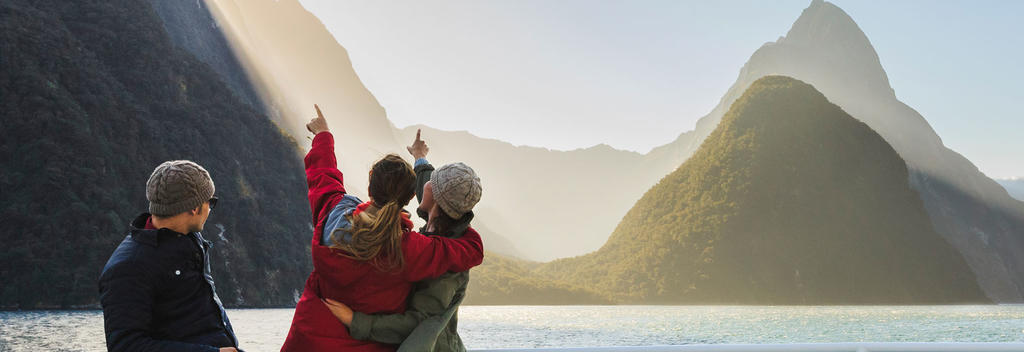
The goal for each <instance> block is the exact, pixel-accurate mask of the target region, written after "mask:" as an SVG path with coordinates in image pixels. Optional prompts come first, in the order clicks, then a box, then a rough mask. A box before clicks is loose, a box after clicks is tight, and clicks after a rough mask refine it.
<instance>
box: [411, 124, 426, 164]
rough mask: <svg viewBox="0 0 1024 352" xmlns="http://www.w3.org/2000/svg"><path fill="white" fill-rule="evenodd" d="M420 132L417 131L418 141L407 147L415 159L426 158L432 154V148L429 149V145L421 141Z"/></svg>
mask: <svg viewBox="0 0 1024 352" xmlns="http://www.w3.org/2000/svg"><path fill="white" fill-rule="evenodd" d="M420 132H421V131H420V130H418V129H417V130H416V140H415V141H413V142H412V145H410V146H408V147H405V149H406V150H408V151H409V154H412V157H413V159H419V158H426V157H427V153H429V152H430V147H427V143H426V142H424V141H423V140H422V139H420Z"/></svg>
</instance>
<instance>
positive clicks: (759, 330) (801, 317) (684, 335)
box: [0, 305, 1024, 352]
mask: <svg viewBox="0 0 1024 352" xmlns="http://www.w3.org/2000/svg"><path fill="white" fill-rule="evenodd" d="M228 316H229V317H230V318H231V322H232V324H233V325H234V327H235V331H236V332H237V334H238V338H239V340H240V341H241V346H242V348H244V349H246V350H247V351H250V352H253V351H277V350H278V349H279V348H280V347H281V343H282V342H283V341H284V338H285V336H286V335H287V333H288V326H289V324H291V318H292V310H291V309H232V310H229V311H228ZM459 324H460V326H459V329H460V330H459V331H460V334H461V336H462V338H463V340H464V341H465V342H466V345H467V346H468V347H469V348H471V349H473V348H477V349H482V348H515V347H520V348H522V347H527V348H529V347H585V346H642V345H679V344H694V343H702V344H708V343H709V344H721V343H793V342H806V343H815V342H955V341H956V342H1024V305H1000V306H869V307H863V306H854V307H746V306H555V307H551V306H540V307H538V306H466V307H462V308H461V312H460V313H459ZM30 349H31V350H56V351H102V350H104V337H103V314H102V312H99V311H39V312H0V352H7V351H23V350H30Z"/></svg>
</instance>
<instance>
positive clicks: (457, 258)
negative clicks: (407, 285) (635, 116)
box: [402, 228, 484, 281]
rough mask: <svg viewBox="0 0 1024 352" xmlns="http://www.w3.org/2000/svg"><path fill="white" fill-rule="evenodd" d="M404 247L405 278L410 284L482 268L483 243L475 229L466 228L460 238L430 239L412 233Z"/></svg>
mask: <svg viewBox="0 0 1024 352" xmlns="http://www.w3.org/2000/svg"><path fill="white" fill-rule="evenodd" d="M403 247H404V248H402V250H403V252H404V253H403V254H404V255H405V273H406V279H408V280H409V281H422V280H425V279H429V278H435V277H438V276H441V275H443V274H444V273H446V272H449V271H454V272H462V271H466V270H469V269H470V268H472V267H474V266H477V265H480V263H481V262H483V259H484V245H483V241H481V239H480V234H479V233H477V232H476V231H475V230H473V228H469V229H467V230H466V233H465V234H463V235H462V237H459V238H446V237H441V236H429V237H427V236H424V235H421V234H419V233H418V232H409V233H407V234H406V236H405V239H404V243H403Z"/></svg>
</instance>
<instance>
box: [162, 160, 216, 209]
mask: <svg viewBox="0 0 1024 352" xmlns="http://www.w3.org/2000/svg"><path fill="white" fill-rule="evenodd" d="M214 190H215V188H214V186H213V179H211V178H210V173H209V172H206V169H204V168H203V167H202V166H199V164H196V163H194V162H191V161H188V160H173V161H166V162H164V163H163V164H160V166H157V167H156V170H153V174H152V175H149V181H148V182H146V199H148V200H149V212H150V213H152V214H153V215H156V216H174V215H178V214H181V213H184V212H186V211H189V210H192V209H195V208H197V207H199V206H200V205H202V204H203V202H206V201H207V200H209V199H210V197H213V192H214Z"/></svg>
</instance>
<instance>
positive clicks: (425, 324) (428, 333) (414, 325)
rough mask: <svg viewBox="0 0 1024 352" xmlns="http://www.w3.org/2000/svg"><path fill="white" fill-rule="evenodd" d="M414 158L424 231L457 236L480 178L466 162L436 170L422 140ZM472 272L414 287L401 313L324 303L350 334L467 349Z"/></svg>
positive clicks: (413, 347) (422, 347) (408, 345)
mask: <svg viewBox="0 0 1024 352" xmlns="http://www.w3.org/2000/svg"><path fill="white" fill-rule="evenodd" d="M407 149H408V150H409V153H411V154H412V155H413V157H414V158H415V159H416V162H415V168H414V171H415V172H416V181H417V188H416V198H417V200H419V202H420V206H419V207H418V208H417V209H416V213H417V215H419V217H421V218H423V219H424V220H427V224H426V225H424V226H423V227H422V228H421V229H420V233H422V234H424V235H428V236H444V237H450V238H457V237H460V236H462V234H463V233H464V232H466V230H467V229H468V228H469V227H470V222H471V221H472V220H473V211H472V209H473V206H475V205H476V203H477V202H479V201H480V195H481V192H482V187H481V185H480V178H479V177H477V175H476V173H475V172H474V171H473V169H472V168H470V167H469V166H466V165H465V164H463V163H452V164H447V165H444V166H442V167H440V168H438V169H437V170H434V167H433V166H432V165H430V163H429V162H427V159H426V156H427V153H428V152H429V150H430V148H428V147H427V144H426V142H424V141H423V140H422V139H420V131H416V140H415V141H414V142H413V144H412V145H411V146H409V147H407ZM468 283H469V272H468V271H467V272H461V273H447V274H444V275H442V276H441V277H439V278H436V279H431V280H425V281H421V282H418V283H416V284H415V285H414V286H413V292H412V293H411V294H410V295H409V301H408V307H407V308H406V311H405V313H401V314H372V315H371V314H363V313H360V312H353V311H352V309H350V308H349V307H348V306H346V305H345V304H343V303H341V302H337V301H334V300H325V301H324V303H325V304H326V305H327V307H328V308H329V309H330V310H331V313H333V314H334V316H336V317H337V318H338V319H339V320H341V322H342V323H344V324H345V325H346V326H348V327H349V334H350V335H352V337H353V338H356V339H359V340H372V341H377V342H383V343H390V344H401V345H400V346H399V347H398V351H465V350H466V347H465V346H464V345H463V343H462V339H461V338H460V337H459V333H458V331H457V329H458V310H459V304H461V303H462V299H463V298H464V297H465V295H466V286H467V285H468Z"/></svg>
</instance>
